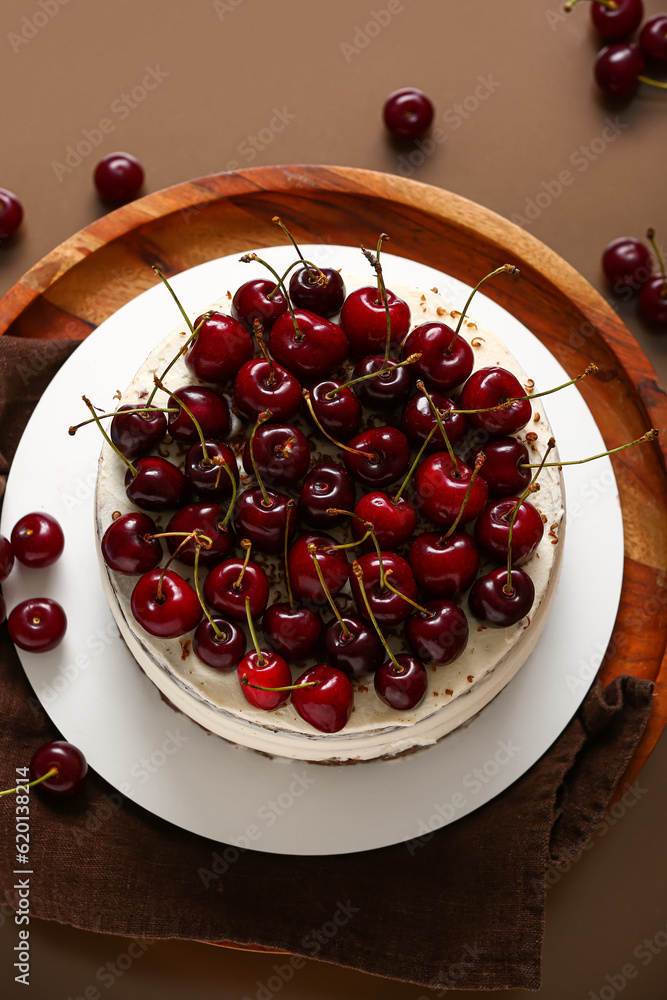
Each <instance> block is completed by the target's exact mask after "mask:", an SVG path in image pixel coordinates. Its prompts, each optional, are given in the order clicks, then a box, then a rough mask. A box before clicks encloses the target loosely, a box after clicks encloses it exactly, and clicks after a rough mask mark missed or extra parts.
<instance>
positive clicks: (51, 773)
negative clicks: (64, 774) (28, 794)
mask: <svg viewBox="0 0 667 1000" xmlns="http://www.w3.org/2000/svg"><path fill="white" fill-rule="evenodd" d="M57 774H58V768H57V767H52V768H50V769H49V770H48V771H47V772H46V774H43V775H42V776H41V778H35V780H34V781H28V782H27V783H26V784H24V785H17V786H16V788H8V789H7V790H6V791H4V792H0V795H13V794H14V792H18V790H19V788H20V789H21V791H23V789H24V788H34V786H35V785H39V784H40V783H41V782H42V781H46V779H47V778H54V777H55V776H56V775H57Z"/></svg>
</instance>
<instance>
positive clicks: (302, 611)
mask: <svg viewBox="0 0 667 1000" xmlns="http://www.w3.org/2000/svg"><path fill="white" fill-rule="evenodd" d="M262 629H263V631H264V635H265V636H266V638H267V640H268V641H269V644H270V645H271V647H272V648H273V649H274V650H275V651H276V652H277V653H280V655H281V656H287V657H289V658H290V660H301V659H303V658H304V657H305V656H310V655H311V653H312V652H313V650H314V649H315V647H316V646H317V644H318V642H319V639H320V636H321V634H322V619H321V618H320V616H319V614H318V613H317V611H314V610H313V609H312V608H304V607H303V605H300V604H296V605H295V606H294V607H290V605H289V604H282V603H277V604H271V605H269V607H268V608H267V609H266V611H265V612H264V617H263V618H262Z"/></svg>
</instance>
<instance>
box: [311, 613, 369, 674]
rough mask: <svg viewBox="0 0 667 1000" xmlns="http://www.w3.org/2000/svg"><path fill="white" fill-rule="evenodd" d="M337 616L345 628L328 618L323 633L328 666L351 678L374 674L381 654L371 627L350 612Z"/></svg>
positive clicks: (335, 619)
mask: <svg viewBox="0 0 667 1000" xmlns="http://www.w3.org/2000/svg"><path fill="white" fill-rule="evenodd" d="M341 618H342V621H343V622H344V624H345V629H343V626H342V625H341V623H340V621H339V620H338V619H337V618H332V619H331V621H330V622H328V624H327V625H326V626H325V628H324V633H323V643H324V648H325V650H326V654H327V657H328V659H329V661H330V663H331V665H332V667H337V669H338V670H342V671H343V673H344V674H347V675H348V677H353V678H355V679H358V678H359V677H363V676H364V675H365V674H372V673H374V671H376V670H377V669H378V667H379V666H380V664H381V663H382V660H383V655H384V651H383V649H382V646H381V644H380V641H379V639H378V637H377V633H376V632H375V629H374V628H373V627H372V626H370V625H367V624H366V622H364V621H361V620H360V619H359V618H354V617H352V615H341ZM346 630H347V631H346Z"/></svg>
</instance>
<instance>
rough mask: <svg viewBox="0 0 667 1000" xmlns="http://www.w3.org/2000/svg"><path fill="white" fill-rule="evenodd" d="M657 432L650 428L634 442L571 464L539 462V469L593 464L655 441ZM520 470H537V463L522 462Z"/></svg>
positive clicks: (576, 459)
mask: <svg viewBox="0 0 667 1000" xmlns="http://www.w3.org/2000/svg"><path fill="white" fill-rule="evenodd" d="M658 433H659V432H658V431H657V430H656V429H655V427H652V428H651V429H650V431H646V434H642V436H641V437H640V438H636V439H635V440H634V441H628V442H627V444H620V445H619V446H618V448H610V449H609V451H602V452H600V454H599V455H590V456H589V457H588V458H575V459H572V461H571V462H540V463H539V468H543V469H551V468H556V469H560V467H561V466H562V465H583V464H584V463H585V462H594V461H595V459H596V458H605V457H606V456H607V455H615V454H616V452H617V451H625V449H626V448H632V447H634V445H636V444H644V442H645V441H655V439H656V438H657V436H658ZM519 468H521V469H536V468H538V465H537V463H534V464H531V463H529V462H522V463H521V465H520V466H519Z"/></svg>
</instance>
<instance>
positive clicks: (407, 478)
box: [392, 425, 438, 504]
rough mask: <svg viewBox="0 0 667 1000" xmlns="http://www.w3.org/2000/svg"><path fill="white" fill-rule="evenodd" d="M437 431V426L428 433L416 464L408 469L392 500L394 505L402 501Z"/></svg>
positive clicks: (415, 461)
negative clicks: (402, 494)
mask: <svg viewBox="0 0 667 1000" xmlns="http://www.w3.org/2000/svg"><path fill="white" fill-rule="evenodd" d="M437 429H438V427H437V425H436V426H434V427H432V428H431V430H430V431H429V432H428V434H427V435H426V438H425V439H424V443H423V445H422V446H421V448H420V449H419V451H418V452H417V457H416V458H415V460H414V462H413V463H412V465H411V466H410V468H409V469H408V474H407V476H406V477H405V479H404V480H403V482H402V483H401V485H400V486H399V488H398V491H397V492H396V493H395V494H394V498H393V500H392V503H393V504H397V503H398V501H399V500H400V497H401V493H402V492H403V490H404V489H405V487H406V486H407V485H408V483H409V482H410V479H411V478H412V476H413V474H414V471H415V469H416V468H417V466H418V465H419V462H420V460H421V457H422V455H423V454H424V452H425V451H426V448H427V446H428V443H429V441H430V440H431V438H432V437H433V435H434V434H435V432H436V431H437Z"/></svg>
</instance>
